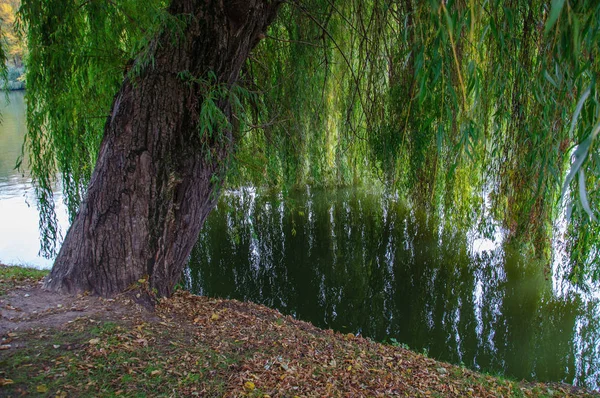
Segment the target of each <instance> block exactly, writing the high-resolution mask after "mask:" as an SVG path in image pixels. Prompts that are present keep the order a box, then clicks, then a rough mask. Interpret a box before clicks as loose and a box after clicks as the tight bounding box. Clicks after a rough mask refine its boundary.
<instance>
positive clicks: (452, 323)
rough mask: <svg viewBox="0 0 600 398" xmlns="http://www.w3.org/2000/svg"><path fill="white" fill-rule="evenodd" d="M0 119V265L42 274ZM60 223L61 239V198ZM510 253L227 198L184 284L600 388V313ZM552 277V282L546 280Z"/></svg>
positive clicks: (15, 102) (310, 209)
mask: <svg viewBox="0 0 600 398" xmlns="http://www.w3.org/2000/svg"><path fill="white" fill-rule="evenodd" d="M10 96H11V98H10V99H11V102H10V104H9V105H8V106H7V105H4V106H3V107H2V110H1V111H2V115H3V124H2V125H0V262H2V263H14V264H24V263H25V264H30V265H34V266H37V267H41V268H47V267H49V266H50V265H51V260H47V259H44V258H41V257H39V256H37V252H38V250H39V241H38V239H39V232H38V224H37V223H38V221H37V209H36V205H35V199H34V197H33V189H32V186H31V181H30V178H29V177H28V176H27V175H26V174H25V175H21V174H20V173H19V172H17V171H15V170H14V164H15V162H16V159H17V157H18V155H19V154H20V150H21V144H22V139H23V135H24V133H25V124H24V110H25V105H24V102H23V95H22V93H12V94H11V95H10ZM56 197H57V199H58V204H57V206H58V211H59V220H60V223H61V226H62V228H63V231H65V228H66V226H67V217H66V212H65V208H64V206H63V205H62V201H61V196H60V194H59V193H58V192H57V195H56ZM522 253H523V250H521V249H520V248H519V247H517V246H515V245H511V244H509V243H507V242H506V241H505V240H504V238H503V233H502V231H501V230H499V229H498V228H496V230H495V232H493V233H491V234H490V236H488V237H483V236H481V235H480V234H479V233H477V230H476V229H475V228H472V227H471V228H466V230H463V229H460V228H457V227H455V223H454V222H451V221H445V222H444V219H443V217H434V216H432V215H427V214H425V213H422V212H419V211H418V210H416V209H411V208H407V207H406V206H404V205H403V204H402V202H401V201H399V200H397V199H395V198H389V197H386V196H384V195H382V194H381V193H380V192H376V191H360V190H352V189H349V190H335V191H311V190H307V191H306V192H297V193H294V194H292V195H290V197H288V198H286V199H285V200H283V198H282V197H281V196H280V195H266V194H264V195H258V194H257V193H256V191H255V190H254V189H246V190H241V191H235V192H229V193H226V194H225V195H223V197H222V198H221V200H220V202H219V205H218V207H217V208H216V209H215V211H213V212H212V213H211V215H210V216H209V218H208V220H207V222H206V225H205V227H204V229H203V230H202V233H201V236H200V240H199V242H198V244H197V245H196V247H195V249H194V252H193V253H192V256H191V261H190V267H189V269H188V270H186V274H185V282H186V283H187V285H188V287H189V288H190V289H191V290H193V291H194V292H196V293H200V294H205V295H209V296H218V297H224V298H236V299H240V300H250V301H254V302H257V303H262V304H265V305H268V306H270V307H273V308H277V309H279V310H281V311H282V312H284V313H286V314H291V315H293V316H295V317H297V318H300V319H303V320H307V321H310V322H312V323H314V324H315V325H318V326H320V327H324V328H333V329H335V330H339V331H342V332H345V333H361V334H362V335H364V336H369V337H372V338H374V339H377V340H385V341H388V342H392V341H397V342H398V343H402V344H406V345H408V346H409V347H411V348H412V349H414V350H417V351H421V352H423V351H426V352H428V355H429V356H431V357H434V358H439V359H442V360H446V361H450V362H453V363H458V364H460V363H463V364H464V365H465V366H467V367H469V368H472V369H477V370H483V371H488V372H491V373H502V374H505V375H508V376H512V377H516V378H519V379H520V378H525V379H537V380H540V381H564V382H568V383H574V384H577V385H583V386H587V387H589V388H596V389H597V388H599V386H600V335H599V334H600V300H599V298H598V294H599V293H598V292H596V293H595V294H596V295H595V296H594V295H593V294H583V293H580V292H578V291H577V290H576V289H574V288H573V287H572V286H570V285H569V284H568V283H567V282H564V281H561V280H560V279H558V278H553V277H552V276H551V275H550V272H549V271H546V270H548V269H549V268H552V269H554V270H560V266H561V262H560V256H559V254H560V245H555V254H556V261H555V262H554V263H553V264H552V265H551V266H549V265H547V264H540V263H539V262H537V261H534V260H532V259H529V258H527V257H525V256H524V255H523V254H522ZM555 274H559V272H555Z"/></svg>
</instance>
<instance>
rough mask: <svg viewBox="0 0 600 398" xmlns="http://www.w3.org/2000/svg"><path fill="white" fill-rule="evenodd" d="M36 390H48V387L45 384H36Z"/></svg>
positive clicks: (40, 391) (41, 391)
mask: <svg viewBox="0 0 600 398" xmlns="http://www.w3.org/2000/svg"><path fill="white" fill-rule="evenodd" d="M36 390H37V392H39V393H45V392H48V387H47V386H46V385H45V384H40V385H39V386H37V388H36Z"/></svg>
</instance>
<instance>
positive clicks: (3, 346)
mask: <svg viewBox="0 0 600 398" xmlns="http://www.w3.org/2000/svg"><path fill="white" fill-rule="evenodd" d="M10 347H11V346H10V344H3V345H0V351H2V350H9V349H10Z"/></svg>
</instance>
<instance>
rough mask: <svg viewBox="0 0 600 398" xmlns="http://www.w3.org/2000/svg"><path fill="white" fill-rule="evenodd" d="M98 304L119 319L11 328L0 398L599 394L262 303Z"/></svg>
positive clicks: (103, 315) (180, 297) (2, 355)
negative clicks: (484, 367)
mask: <svg viewBox="0 0 600 398" xmlns="http://www.w3.org/2000/svg"><path fill="white" fill-rule="evenodd" d="M28 294H30V295H35V294H36V291H35V290H32V291H29V292H28ZM96 302H98V303H103V305H111V306H114V307H115V308H118V311H116V310H115V309H113V310H111V311H105V312H100V313H99V314H100V315H98V314H96V315H94V316H82V317H78V318H76V319H74V320H73V321H71V322H67V323H65V324H63V325H61V326H56V325H55V323H52V322H49V323H48V324H46V325H44V327H41V328H40V327H38V328H35V327H33V328H17V329H16V331H15V330H11V331H2V339H3V342H2V344H4V345H8V343H7V342H11V343H15V342H16V343H17V344H16V346H14V347H11V348H9V349H6V350H3V351H0V396H27V395H35V396H52V397H56V396H58V397H85V396H89V397H92V396H166V397H170V396H203V397H217V396H218V397H221V396H224V397H266V398H268V397H317V396H318V397H342V396H343V397H387V396H405V397H513V396H514V397H538V396H555V397H558V396H560V397H587V396H590V397H591V396H597V397H599V396H600V394H598V393H597V392H590V391H587V390H584V389H580V388H576V387H573V386H570V385H564V384H558V383H551V384H542V383H526V382H516V381H511V380H505V379H499V378H494V377H491V376H488V375H484V374H480V373H477V372H474V371H471V370H468V369H465V368H463V367H459V366H454V365H450V364H447V363H443V362H439V361H436V360H433V359H431V358H428V357H426V356H424V355H421V354H417V353H414V352H412V351H409V350H406V349H403V348H401V347H395V346H390V345H385V344H381V343H377V342H374V341H372V340H370V339H366V338H363V337H360V336H354V335H352V334H341V333H336V332H333V331H331V330H322V329H319V328H316V327H314V326H313V325H311V324H309V323H307V322H303V321H299V320H296V319H294V318H292V317H290V316H284V315H282V314H281V313H279V312H278V311H276V310H272V309H269V308H266V307H264V306H260V305H257V304H253V303H242V302H239V301H235V300H221V299H214V298H207V297H200V296H195V295H192V294H190V293H188V292H183V291H179V292H177V293H176V294H175V295H174V296H173V297H172V298H169V299H162V300H160V301H159V302H158V304H157V306H156V307H155V309H154V311H146V310H143V309H141V308H140V307H139V306H137V305H136V304H135V303H134V302H133V300H131V298H130V297H127V296H123V297H118V298H116V299H115V300H111V301H110V302H107V301H101V300H95V301H89V300H88V301H86V303H87V304H86V305H91V304H90V303H96ZM74 304H77V303H74ZM54 305H55V304H54ZM72 305H73V304H69V307H71V306H72ZM67 310H68V309H65V310H64V311H67ZM53 311H54V310H53ZM55 312H56V311H54V312H53V313H52V314H54V315H55ZM115 313H118V314H119V316H118V319H117V318H115V317H114V316H113V317H107V314H113V315H114V314H115ZM52 314H49V315H48V316H54V315H52ZM29 326H30V325H29ZM57 345H58V346H59V347H60V348H59V349H55V348H54V346H57Z"/></svg>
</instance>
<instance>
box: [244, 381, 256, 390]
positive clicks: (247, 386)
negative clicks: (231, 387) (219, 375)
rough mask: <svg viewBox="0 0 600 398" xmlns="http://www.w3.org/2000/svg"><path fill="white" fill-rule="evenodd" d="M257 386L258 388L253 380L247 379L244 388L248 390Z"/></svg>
mask: <svg viewBox="0 0 600 398" xmlns="http://www.w3.org/2000/svg"><path fill="white" fill-rule="evenodd" d="M255 388H256V386H255V385H254V383H252V382H251V381H247V382H245V383H244V389H245V390H246V391H254V389H255Z"/></svg>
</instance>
